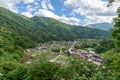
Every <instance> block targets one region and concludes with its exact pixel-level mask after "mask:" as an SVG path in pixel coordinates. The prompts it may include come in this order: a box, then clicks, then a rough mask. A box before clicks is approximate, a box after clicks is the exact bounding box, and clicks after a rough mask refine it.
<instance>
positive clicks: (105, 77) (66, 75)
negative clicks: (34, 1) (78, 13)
mask: <svg viewBox="0 0 120 80" xmlns="http://www.w3.org/2000/svg"><path fill="white" fill-rule="evenodd" d="M112 2H114V0H110V5H112ZM117 14H118V16H117V17H116V18H114V19H113V20H114V26H115V27H114V28H113V29H112V30H110V31H102V30H99V29H91V28H87V27H84V26H75V25H68V24H65V23H62V22H59V21H57V20H55V19H52V18H46V17H38V16H34V17H32V18H28V17H25V16H23V15H19V14H16V13H13V12H11V11H9V10H7V9H5V8H3V7H0V80H119V79H120V8H118V10H117ZM78 39H95V40H97V41H98V40H100V41H99V42H97V44H99V45H96V44H94V43H93V44H91V45H85V44H83V45H82V46H79V45H76V46H75V47H76V48H81V47H82V48H86V47H94V50H95V51H96V52H98V53H100V55H102V57H103V58H104V62H103V64H102V65H100V66H98V65H95V64H93V63H92V62H88V61H86V60H83V59H79V58H78V57H77V56H76V55H71V56H68V55H66V54H68V53H69V52H67V51H66V52H65V53H66V54H65V56H66V57H67V66H62V65H61V64H58V63H55V62H50V61H48V60H47V59H46V58H45V57H44V56H39V58H37V59H36V60H33V62H32V64H28V65H27V64H24V63H22V60H23V58H24V57H25V56H26V55H25V50H26V49H32V48H35V47H36V46H37V45H38V44H42V43H45V42H52V41H74V40H78ZM62 49H63V48H62ZM53 51H54V52H56V53H57V52H59V50H58V51H56V50H53ZM46 54H50V51H49V50H48V51H47V52H46Z"/></svg>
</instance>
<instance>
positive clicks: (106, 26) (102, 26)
mask: <svg viewBox="0 0 120 80" xmlns="http://www.w3.org/2000/svg"><path fill="white" fill-rule="evenodd" d="M86 27H89V28H96V29H100V30H105V31H109V30H110V29H112V28H114V26H113V25H112V24H110V23H105V22H104V23H97V24H90V25H86Z"/></svg>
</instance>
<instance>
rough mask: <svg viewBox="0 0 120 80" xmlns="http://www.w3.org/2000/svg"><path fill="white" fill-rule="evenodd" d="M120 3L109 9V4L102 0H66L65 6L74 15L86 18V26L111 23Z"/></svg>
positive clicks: (115, 3)
mask: <svg viewBox="0 0 120 80" xmlns="http://www.w3.org/2000/svg"><path fill="white" fill-rule="evenodd" d="M119 4H120V3H119V2H114V3H113V6H110V7H107V5H108V2H105V1H101V0H74V1H73V0H66V1H65V2H64V5H65V6H67V7H69V8H71V9H73V11H72V14H79V15H83V16H85V17H86V19H85V22H86V24H89V23H100V22H109V23H110V22H111V21H112V18H113V17H115V16H116V9H117V7H118V6H119Z"/></svg>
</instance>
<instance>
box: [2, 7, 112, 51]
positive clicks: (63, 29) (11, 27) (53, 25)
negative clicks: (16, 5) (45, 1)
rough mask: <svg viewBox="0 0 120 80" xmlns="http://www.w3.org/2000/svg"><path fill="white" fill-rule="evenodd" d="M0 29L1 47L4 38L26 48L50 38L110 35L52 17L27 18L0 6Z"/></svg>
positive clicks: (103, 36)
mask: <svg viewBox="0 0 120 80" xmlns="http://www.w3.org/2000/svg"><path fill="white" fill-rule="evenodd" d="M0 30H1V32H0V37H1V41H0V46H1V47H3V45H2V44H3V42H4V41H5V40H7V41H5V42H4V43H6V44H7V43H9V42H10V43H11V44H13V45H18V46H20V47H22V48H28V47H34V46H35V44H37V43H40V42H46V41H52V40H58V41H60V40H75V39H83V38H95V39H98V38H105V37H109V36H110V33H109V32H107V31H102V30H98V29H90V28H86V27H81V26H71V25H68V24H64V23H61V22H59V21H57V20H55V19H52V18H45V17H37V16H34V17H33V18H27V17H25V16H22V15H19V14H16V13H13V12H11V11H9V10H7V9H5V8H2V7H0ZM4 39H5V40H4ZM12 42H13V43H12ZM14 48H15V46H14V47H13V49H14Z"/></svg>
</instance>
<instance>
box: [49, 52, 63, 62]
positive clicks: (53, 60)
mask: <svg viewBox="0 0 120 80" xmlns="http://www.w3.org/2000/svg"><path fill="white" fill-rule="evenodd" d="M60 56H61V55H60V54H59V55H58V56H56V58H55V59H52V60H50V62H55V61H56V60H57V59H58V57H60Z"/></svg>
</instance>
